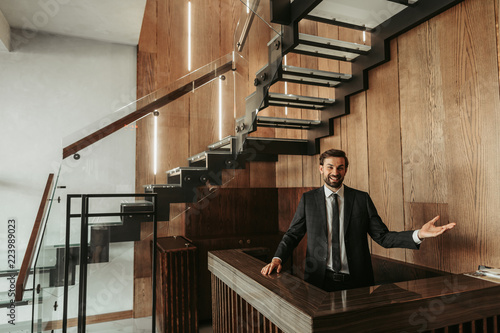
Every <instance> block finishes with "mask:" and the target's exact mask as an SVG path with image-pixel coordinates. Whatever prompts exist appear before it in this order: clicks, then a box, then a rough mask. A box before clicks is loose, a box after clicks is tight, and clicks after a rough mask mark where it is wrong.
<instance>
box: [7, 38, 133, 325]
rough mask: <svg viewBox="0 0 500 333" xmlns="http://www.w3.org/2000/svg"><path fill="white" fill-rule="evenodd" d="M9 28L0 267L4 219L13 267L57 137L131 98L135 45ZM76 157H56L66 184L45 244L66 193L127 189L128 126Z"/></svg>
mask: <svg viewBox="0 0 500 333" xmlns="http://www.w3.org/2000/svg"><path fill="white" fill-rule="evenodd" d="M12 32H13V33H12V45H13V47H14V49H13V50H12V52H10V53H7V52H0V122H1V127H2V129H1V130H0V270H2V269H6V268H7V246H6V244H7V241H6V239H7V228H8V227H7V221H8V219H11V218H15V219H16V221H17V223H16V235H17V238H16V257H17V260H16V267H17V268H19V267H20V264H21V261H22V258H23V255H24V252H25V249H26V244H27V242H28V239H29V235H30V232H31V229H32V226H33V222H34V219H35V216H36V213H37V209H38V206H39V204H40V198H41V195H42V192H43V188H44V186H45V182H46V180H47V176H48V174H49V173H57V171H58V168H59V166H60V165H61V162H62V140H63V138H64V137H67V136H68V135H71V134H73V133H75V132H78V131H79V130H81V129H82V128H84V127H85V126H87V125H89V124H91V123H93V122H95V121H98V120H99V119H101V118H102V117H105V116H106V115H107V114H109V113H111V112H112V111H113V110H116V109H117V108H118V107H120V106H122V105H124V104H126V103H129V102H131V101H133V100H135V90H136V66H137V61H136V58H137V51H136V47H133V46H125V45H118V44H111V43H103V42H96V41H91V40H85V39H79V38H71V37H62V36H55V35H48V34H42V33H29V34H28V33H25V32H22V31H16V30H13V31H12ZM81 156H82V158H81V159H80V160H78V161H77V160H74V159H73V158H72V157H71V158H68V159H66V160H65V161H64V162H63V163H62V165H63V168H62V171H61V177H60V179H59V184H60V185H66V186H67V187H68V188H67V189H66V190H59V192H58V194H57V195H61V196H62V199H63V201H62V202H61V203H60V204H58V203H56V202H54V203H53V207H52V213H53V214H52V221H50V222H51V223H53V227H51V228H50V233H51V235H50V236H51V237H50V239H51V242H52V243H58V242H61V241H63V240H64V228H57V227H54V226H55V225H57V223H62V224H63V223H64V222H65V221H64V213H65V200H64V195H65V194H66V193H115V192H120V193H123V192H133V191H134V179H135V130H134V128H126V129H122V130H120V131H119V132H117V133H116V134H114V135H112V136H110V137H109V138H107V139H105V140H103V142H102V143H99V144H96V145H95V146H91V147H90V148H88V149H86V150H85V151H82V152H81ZM118 209H119V207H118ZM130 304H131V303H130ZM120 305H121V306H122V307H123V306H125V307H128V308H130V307H129V306H128V305H126V304H120ZM3 321H4V315H2V319H0V324H2V323H3Z"/></svg>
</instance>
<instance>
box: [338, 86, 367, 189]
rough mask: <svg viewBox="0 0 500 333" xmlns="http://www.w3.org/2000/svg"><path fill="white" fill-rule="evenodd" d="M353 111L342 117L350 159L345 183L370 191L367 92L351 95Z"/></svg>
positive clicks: (344, 144)
mask: <svg viewBox="0 0 500 333" xmlns="http://www.w3.org/2000/svg"><path fill="white" fill-rule="evenodd" d="M350 99H351V102H350V103H351V113H350V114H349V115H347V116H345V117H342V118H340V128H341V129H340V134H341V140H342V150H343V151H345V153H346V155H347V158H348V159H349V168H348V172H347V174H346V179H345V183H346V184H347V185H349V186H352V187H354V188H356V189H358V190H361V191H368V189H369V187H368V143H367V141H368V138H367V124H366V93H365V92H362V93H359V94H357V95H355V96H351V98H350Z"/></svg>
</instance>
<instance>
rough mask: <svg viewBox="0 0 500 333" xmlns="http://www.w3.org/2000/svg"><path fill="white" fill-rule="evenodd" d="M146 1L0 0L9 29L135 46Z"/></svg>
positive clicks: (137, 41)
mask: <svg viewBox="0 0 500 333" xmlns="http://www.w3.org/2000/svg"><path fill="white" fill-rule="evenodd" d="M145 6H146V0H38V1H36V0H0V11H1V12H2V13H3V15H4V16H5V18H6V19H7V22H8V23H9V25H10V26H11V28H17V29H30V30H35V31H42V32H48V33H53V34H58V35H65V36H73V37H81V38H87V39H94V40H99V41H104V42H111V43H119V44H126V45H137V44H138V43H139V34H140V32H141V25H142V19H143V17H144V8H145Z"/></svg>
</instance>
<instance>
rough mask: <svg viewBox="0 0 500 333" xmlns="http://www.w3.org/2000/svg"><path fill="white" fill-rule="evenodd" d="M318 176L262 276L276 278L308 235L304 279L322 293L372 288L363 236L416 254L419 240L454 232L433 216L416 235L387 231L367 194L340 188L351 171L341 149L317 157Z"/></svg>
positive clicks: (413, 232)
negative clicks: (318, 182) (319, 179)
mask: <svg viewBox="0 0 500 333" xmlns="http://www.w3.org/2000/svg"><path fill="white" fill-rule="evenodd" d="M319 161H320V166H319V172H320V173H321V176H322V178H323V180H324V182H325V185H324V186H322V187H320V188H318V189H316V190H312V191H309V192H306V193H304V194H303V195H302V198H301V199H300V203H299V205H298V207H297V210H296V212H295V216H294V217H293V220H292V222H291V224H290V227H289V229H288V231H287V232H286V233H285V235H284V236H283V239H282V240H281V242H280V244H279V245H278V249H277V250H276V253H275V256H274V258H273V260H272V261H271V263H269V264H268V265H266V266H265V267H264V268H262V270H261V273H262V274H263V275H269V274H271V273H272V272H273V271H274V270H276V271H277V272H278V273H279V272H280V271H281V269H282V265H281V264H282V262H285V261H286V260H287V259H288V258H289V257H290V256H291V254H292V252H293V250H294V249H295V247H296V246H297V245H298V244H299V242H300V241H301V239H302V238H303V237H304V235H305V234H306V233H307V252H306V262H305V272H304V278H305V280H306V281H307V282H309V283H311V284H313V285H315V286H317V287H319V288H322V289H324V290H326V291H335V290H343V289H351V288H357V287H363V286H369V285H373V283H374V279H373V268H372V263H371V256H370V250H369V247H368V240H367V237H366V235H367V234H369V235H370V237H371V238H372V239H373V240H374V241H376V242H377V243H378V244H380V245H381V246H383V247H385V248H393V247H400V248H408V249H418V248H419V246H420V243H421V242H422V240H423V239H425V238H429V237H436V236H439V235H441V234H442V233H444V232H445V231H447V230H449V229H452V228H453V227H454V226H455V223H449V224H446V225H444V226H436V225H435V223H436V222H437V221H438V220H439V216H436V217H435V218H433V219H432V220H431V221H429V222H427V223H426V224H424V225H423V226H422V228H421V229H419V230H415V231H413V230H411V231H402V232H394V231H389V230H388V229H387V226H386V225H385V224H384V223H383V222H382V220H381V218H380V216H379V215H378V214H377V210H376V208H375V206H374V204H373V202H372V200H371V198H370V196H369V195H368V193H366V192H362V191H359V190H356V189H353V188H350V187H348V186H346V185H343V181H344V177H345V174H346V172H347V168H348V166H349V161H348V159H347V156H346V155H345V153H344V152H343V151H342V150H336V149H330V150H327V151H325V152H324V153H323V154H321V156H320V159H319Z"/></svg>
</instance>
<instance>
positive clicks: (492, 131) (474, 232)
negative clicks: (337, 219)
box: [436, 0, 500, 271]
mask: <svg viewBox="0 0 500 333" xmlns="http://www.w3.org/2000/svg"><path fill="white" fill-rule="evenodd" d="M493 14H494V4H493V3H492V1H475V0H471V1H466V2H465V3H463V4H461V5H460V6H458V7H454V8H453V9H452V10H450V11H448V12H446V13H444V15H443V18H442V20H441V22H436V26H437V28H436V29H437V30H438V37H439V40H440V41H442V43H443V44H442V45H443V46H442V48H443V51H442V52H441V63H442V73H443V86H444V89H443V90H444V93H443V102H444V110H445V116H444V117H445V119H446V120H447V121H446V126H447V128H446V135H445V137H446V139H447V145H446V148H447V150H446V160H447V161H448V164H449V167H448V170H449V173H448V174H447V182H448V188H449V191H450V193H453V200H450V201H449V205H450V212H453V214H452V215H450V220H452V221H456V222H457V223H458V225H459V226H460V228H459V229H458V230H460V231H458V230H457V231H458V232H456V233H454V234H452V235H453V236H452V237H456V239H455V241H456V242H462V241H463V240H464V239H465V240H466V243H469V244H474V251H473V255H472V257H471V254H470V250H469V251H467V250H466V248H463V250H462V251H457V252H455V253H453V254H452V255H453V257H452V258H451V261H452V265H454V267H455V269H460V270H462V271H463V270H467V269H470V267H472V268H476V266H477V265H478V264H479V263H485V264H486V265H492V266H495V267H500V260H499V254H500V244H499V242H498V237H499V236H500V232H499V228H498V223H499V222H498V216H500V195H499V192H498V188H499V186H500V181H499V179H498V174H499V172H500V167H499V166H500V164H499V161H500V160H499V156H498V155H499V149H500V134H499V131H498V128H499V125H500V115H499V112H498V110H499V107H500V105H499V94H498V91H499V85H498V75H497V73H496V71H495V70H494V69H495V66H497V57H496V56H495V52H496V50H497V48H496V46H495V41H496V32H495V31H494V30H493V27H494V25H495V18H494V17H493ZM438 23H439V24H438ZM451 24H454V25H455V26H456V29H454V30H453V31H451V30H450V29H446V26H449V25H451ZM450 59H452V60H451V61H450ZM462 193H464V194H465V193H470V194H471V197H467V196H466V197H463V195H462ZM462 225H463V227H462ZM477 240H479V242H477Z"/></svg>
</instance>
